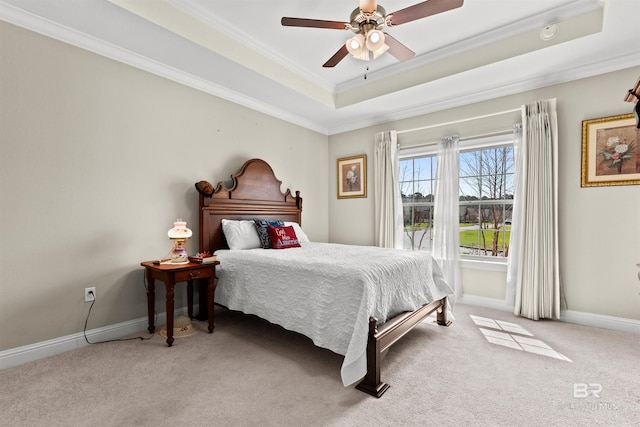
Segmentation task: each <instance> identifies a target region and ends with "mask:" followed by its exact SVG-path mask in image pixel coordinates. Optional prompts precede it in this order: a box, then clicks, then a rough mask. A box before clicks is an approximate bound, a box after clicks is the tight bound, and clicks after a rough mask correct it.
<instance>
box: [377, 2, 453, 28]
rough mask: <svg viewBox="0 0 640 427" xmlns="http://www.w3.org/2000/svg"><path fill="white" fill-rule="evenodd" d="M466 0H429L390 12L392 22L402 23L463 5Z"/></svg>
mask: <svg viewBox="0 0 640 427" xmlns="http://www.w3.org/2000/svg"><path fill="white" fill-rule="evenodd" d="M463 3H464V0H427V1H423V2H422V3H418V4H414V5H413V6H409V7H407V8H404V9H401V10H399V11H397V12H393V13H389V14H388V16H389V15H390V20H389V21H390V24H391V25H400V24H404V23H407V22H411V21H415V20H417V19H422V18H426V17H427V16H431V15H436V14H438V13H442V12H446V11H448V10H451V9H456V8H458V7H461V6H462V4H463Z"/></svg>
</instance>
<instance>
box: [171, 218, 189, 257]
mask: <svg viewBox="0 0 640 427" xmlns="http://www.w3.org/2000/svg"><path fill="white" fill-rule="evenodd" d="M191 234H192V233H191V230H189V229H188V228H187V223H186V222H185V221H183V220H182V219H180V218H178V219H177V220H176V221H175V222H174V223H173V228H172V229H171V230H169V232H168V233H167V235H168V236H169V239H171V240H173V249H172V251H171V255H170V262H171V264H188V263H189V257H188V256H187V250H186V249H185V247H184V244H185V242H186V241H187V239H188V238H189V237H191Z"/></svg>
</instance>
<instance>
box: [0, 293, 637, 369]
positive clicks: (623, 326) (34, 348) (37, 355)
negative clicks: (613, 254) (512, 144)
mask: <svg viewBox="0 0 640 427" xmlns="http://www.w3.org/2000/svg"><path fill="white" fill-rule="evenodd" d="M456 302H457V303H461V304H466V305H473V306H477V307H484V308H489V309H493V310H500V311H511V312H513V306H509V304H507V303H506V302H505V301H504V300H499V299H495V298H486V297H479V296H474V295H465V296H462V297H459V298H457V299H456ZM197 308H198V307H197V306H195V307H194V312H196V313H197V311H198V310H197ZM186 314H187V308H186V307H182V308H180V309H176V310H175V314H174V315H175V316H185V315H186ZM454 314H455V307H454ZM166 320H167V315H166V313H158V315H157V317H156V322H155V324H156V327H158V325H162V324H164V323H165V322H166ZM560 321H562V322H568V323H575V324H578V325H584V326H592V327H595V328H604V329H612V330H615V331H622V332H631V333H636V334H640V321H638V320H634V319H625V318H622V317H613V316H604V315H601V314H594V313H585V312H581V311H573V310H563V311H562V312H561V313H560ZM147 326H148V319H147V317H146V316H145V317H141V318H138V319H134V320H130V321H127V322H122V323H117V324H115V325H109V326H105V327H102V328H97V329H91V330H89V331H87V338H88V339H89V341H90V342H92V343H97V342H100V341H106V340H112V339H118V338H122V337H126V336H128V335H131V334H134V333H136V332H140V331H144V330H146V329H147ZM87 345H89V344H88V343H87V342H86V340H85V339H84V333H82V332H78V333H76V334H72V335H67V336H64V337H60V338H55V339H52V340H47V341H42V342H39V343H35V344H30V345H26V346H23V347H17V348H12V349H9V350H5V351H0V370H2V369H7V368H11V367H13V366H18V365H22V364H24V363H27V362H32V361H34V360H38V359H44V358H45V357H49V356H54V355H56V354H60V353H64V352H65V351H69V350H74V349H77V348H81V347H84V346H87Z"/></svg>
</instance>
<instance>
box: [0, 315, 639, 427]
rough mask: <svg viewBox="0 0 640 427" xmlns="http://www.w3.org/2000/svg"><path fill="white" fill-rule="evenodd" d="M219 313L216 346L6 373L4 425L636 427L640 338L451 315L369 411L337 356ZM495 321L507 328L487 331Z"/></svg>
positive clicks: (100, 348) (399, 353)
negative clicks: (346, 381)
mask: <svg viewBox="0 0 640 427" xmlns="http://www.w3.org/2000/svg"><path fill="white" fill-rule="evenodd" d="M216 313H217V317H216V330H215V332H214V334H213V335H209V334H208V333H207V332H206V328H205V326H204V324H202V325H200V324H198V325H196V326H197V328H198V330H197V331H196V333H195V334H193V335H191V336H189V337H185V338H180V339H176V341H175V343H174V346H173V347H172V348H167V347H166V345H165V342H164V338H162V337H160V336H159V335H155V336H154V337H153V338H152V339H150V340H148V341H139V340H137V341H126V342H115V343H105V344H96V345H91V346H87V347H84V348H81V349H79V350H74V351H71V352H67V353H65V354H61V355H58V356H54V357H50V358H47V359H44V360H39V361H36V362H32V363H28V364H26V365H23V366H19V367H15V368H11V369H6V370H3V371H0V425H2V426H48V427H49V426H183V425H184V426H186V425H189V426H252V425H261V426H264V425H266V426H301V425H304V426H373V425H384V426H387V425H389V426H390V425H394V426H412V425H416V426H417V425H421V426H422V425H429V426H431V425H442V426H631V425H637V424H635V423H636V422H637V421H638V420H640V385H639V384H640V373H639V372H640V367H639V362H640V340H639V339H640V336H639V335H635V334H629V333H622V332H615V331H608V330H603V329H596V328H589V327H583V326H579V325H572V324H567V323H560V322H552V321H539V322H533V321H529V320H526V319H521V318H516V317H515V316H513V315H511V314H510V313H505V312H500V311H492V310H486V309H480V308H475V307H470V306H463V305H457V306H456V307H455V321H454V323H453V324H452V325H451V326H450V327H449V328H445V327H441V326H437V325H435V324H432V323H423V324H421V325H420V326H419V327H417V328H416V329H414V330H413V331H412V332H411V333H410V334H409V335H407V336H406V337H405V339H404V340H403V341H401V342H400V343H399V344H398V345H396V346H394V347H393V348H392V349H391V350H390V351H389V352H388V354H387V356H386V358H385V361H384V365H383V370H382V379H383V380H384V381H386V382H388V383H389V384H391V388H390V389H389V390H388V391H387V393H386V394H385V395H384V396H382V398H380V399H376V398H374V397H370V396H368V395H366V394H364V393H362V392H359V391H357V390H355V389H354V388H353V387H347V388H345V387H343V386H342V383H341V381H340V365H341V362H342V358H341V356H338V355H336V354H334V353H332V352H330V351H328V350H324V349H320V348H317V347H315V346H313V344H312V343H311V342H310V341H309V340H308V339H306V338H305V337H302V336H300V335H298V334H295V333H291V332H288V331H285V330H283V329H282V328H279V327H277V326H274V325H271V324H269V323H267V322H265V321H263V320H260V319H257V318H255V317H252V316H244V315H241V314H239V313H233V312H229V311H227V310H223V309H219V310H218V309H217V311H216ZM471 316H474V317H471ZM474 318H475V321H476V322H480V323H483V326H482V328H483V329H482V330H481V329H480V327H479V326H478V325H477V324H476V322H474ZM489 319H497V320H502V321H504V322H508V323H504V322H502V323H501V324H500V323H497V324H495V325H499V326H496V327H491V325H492V321H491V320H489ZM518 326H519V327H521V328H524V330H525V331H524V332H528V333H529V334H530V335H524V334H523V331H522V330H520V329H518V328H517V327H518ZM500 328H502V330H499V329H500ZM504 328H507V329H512V331H511V332H509V331H505V330H504ZM483 331H484V333H483ZM514 331H515V332H514ZM501 334H502V335H501ZM509 337H511V339H513V338H515V340H514V342H510V341H509V339H510V338H509ZM489 340H492V341H494V342H496V343H501V344H505V343H506V345H509V347H507V346H505V345H500V344H494V343H492V342H490V341H489ZM537 340H540V341H543V342H544V344H545V345H546V346H548V347H549V348H551V349H552V350H549V349H548V348H545V347H544V346H542V347H541V346H540V343H539V342H537ZM523 348H524V349H523ZM526 349H529V350H530V349H533V351H534V352H532V351H526ZM536 349H542V351H541V352H543V353H544V352H546V353H548V354H550V355H551V356H554V355H555V356H556V357H557V356H558V355H559V356H561V357H564V358H565V360H563V359H561V358H556V357H550V356H549V355H542V354H537V353H536V352H537V351H538V350H536ZM566 359H569V360H570V361H568V360H566Z"/></svg>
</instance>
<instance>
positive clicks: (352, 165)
mask: <svg viewBox="0 0 640 427" xmlns="http://www.w3.org/2000/svg"><path fill="white" fill-rule="evenodd" d="M350 197H367V155H366V154H363V155H361V156H353V157H345V158H342V159H338V199H346V198H350Z"/></svg>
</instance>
